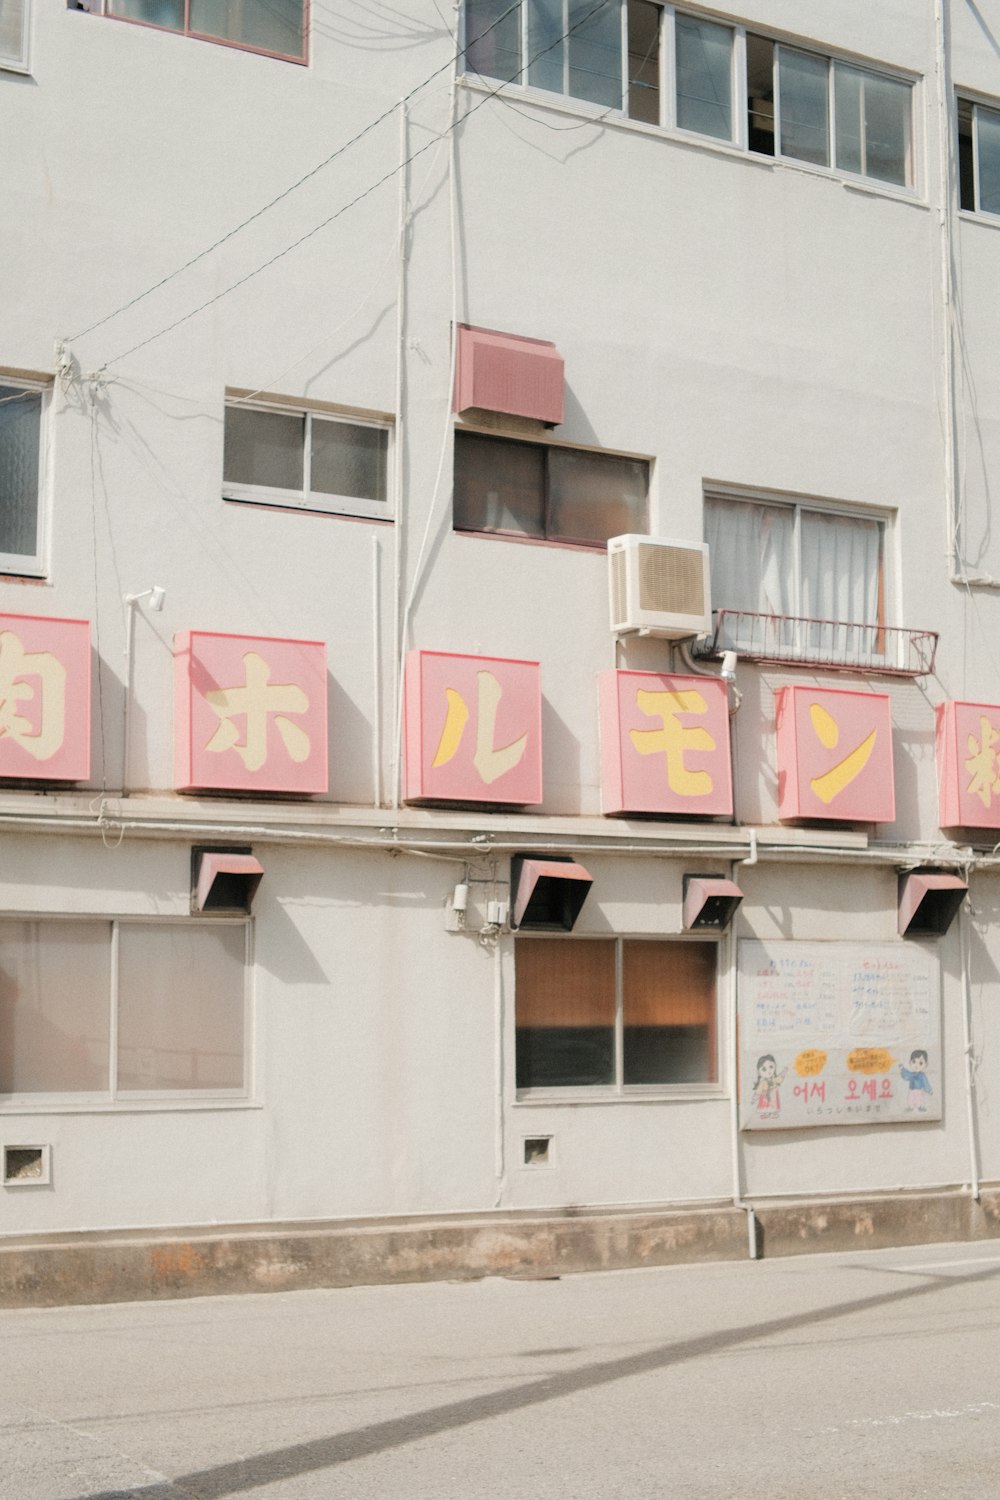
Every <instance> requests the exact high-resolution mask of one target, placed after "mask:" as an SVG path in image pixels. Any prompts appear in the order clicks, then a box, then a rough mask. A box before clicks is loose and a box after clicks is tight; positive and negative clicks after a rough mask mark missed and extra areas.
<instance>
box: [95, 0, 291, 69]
mask: <svg viewBox="0 0 1000 1500" xmlns="http://www.w3.org/2000/svg"><path fill="white" fill-rule="evenodd" d="M182 3H183V5H184V25H183V26H161V25H160V24H159V23H158V22H156V21H143V20H141V19H140V18H139V17H138V16H122V15H117V14H116V13H115V11H113V10H112V9H111V0H94V3H93V4H92V5H91V4H86V3H85V4H84V5H82V6H81V8H82V9H85V10H88V11H90V13H91V14H92V15H100V16H103V17H105V18H106V19H107V20H109V21H121V22H123V23H124V24H125V25H126V26H142V27H144V28H145V29H146V30H147V31H163V32H166V33H167V34H168V35H170V36H183V37H189V38H191V39H192V40H194V41H196V42H211V43H213V44H214V45H215V46H217V47H231V48H233V49H234V50H235V51H237V52H250V53H252V54H253V55H254V56H255V57H273V58H275V59H276V60H277V61H278V62H290V63H296V64H298V66H299V67H308V65H309V35H310V22H311V16H310V0H301V5H302V52H301V54H298V55H296V54H295V53H292V52H275V51H273V50H272V49H271V48H269V47H255V46H253V44H252V43H249V42H237V41H233V40H232V39H231V38H229V37H224V36H213V35H212V34H211V33H210V32H206V31H196V30H194V29H193V28H192V27H191V25H190V16H191V0H182Z"/></svg>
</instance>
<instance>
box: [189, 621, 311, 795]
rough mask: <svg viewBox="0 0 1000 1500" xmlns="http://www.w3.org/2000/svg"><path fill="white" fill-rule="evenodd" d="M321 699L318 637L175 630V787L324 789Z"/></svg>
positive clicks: (272, 789) (230, 789) (289, 790)
mask: <svg viewBox="0 0 1000 1500" xmlns="http://www.w3.org/2000/svg"><path fill="white" fill-rule="evenodd" d="M326 696H327V695H326V646H325V645H324V643H323V642H322V641H289V640H278V639H273V638H270V637H262V636H245V635H215V634H210V633H209V632H206V631H200V630H185V631H182V632H180V633H179V634H178V635H177V636H175V638H174V775H175V784H176V786H177V788H178V790H180V791H193V790H196V789H197V790H202V791H210V790H219V791H239V792H242V791H247V792H249V791H254V792H299V793H303V794H305V793H310V792H325V791H326V789H327V743H326Z"/></svg>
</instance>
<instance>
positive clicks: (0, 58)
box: [0, 0, 31, 73]
mask: <svg viewBox="0 0 1000 1500" xmlns="http://www.w3.org/2000/svg"><path fill="white" fill-rule="evenodd" d="M3 4H4V0H0V9H2V8H3ZM30 53H31V0H22V11H21V48H20V52H19V53H18V55H17V56H16V57H15V56H14V54H13V53H3V52H0V72H6V73H30V72H31V67H30V61H29V59H30Z"/></svg>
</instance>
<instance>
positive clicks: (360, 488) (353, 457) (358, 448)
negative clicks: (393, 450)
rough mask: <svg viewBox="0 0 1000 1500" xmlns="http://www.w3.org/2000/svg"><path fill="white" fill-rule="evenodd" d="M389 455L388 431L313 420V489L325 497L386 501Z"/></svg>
mask: <svg viewBox="0 0 1000 1500" xmlns="http://www.w3.org/2000/svg"><path fill="white" fill-rule="evenodd" d="M388 452H389V434H388V433H387V432H386V430H385V428H379V427H361V426H358V425H356V424H354V423H351V422H324V421H321V420H320V418H319V417H313V419H312V453H311V465H310V474H311V479H310V488H311V489H313V490H319V491H320V493H321V494H324V495H347V496H353V497H354V498H355V499H368V500H385V497H386V460H387V455H388Z"/></svg>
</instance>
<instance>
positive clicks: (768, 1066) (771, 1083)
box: [751, 1052, 788, 1119]
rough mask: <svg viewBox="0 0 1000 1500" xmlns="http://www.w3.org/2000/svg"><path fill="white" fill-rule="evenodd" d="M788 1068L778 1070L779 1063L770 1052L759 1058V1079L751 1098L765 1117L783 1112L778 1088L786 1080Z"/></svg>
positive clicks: (758, 1111)
mask: <svg viewBox="0 0 1000 1500" xmlns="http://www.w3.org/2000/svg"><path fill="white" fill-rule="evenodd" d="M787 1071H788V1069H787V1068H786V1069H785V1070H784V1071H783V1072H781V1073H779V1072H778V1064H777V1063H776V1062H775V1060H774V1058H773V1057H772V1056H771V1054H770V1052H765V1053H764V1056H763V1057H758V1059H757V1079H756V1082H755V1083H754V1086H753V1094H752V1095H751V1099H752V1102H753V1104H755V1105H756V1108H757V1113H758V1114H759V1115H760V1116H761V1117H762V1118H764V1119H768V1118H770V1119H773V1118H774V1116H775V1115H777V1114H780V1112H781V1095H780V1094H779V1092H778V1089H779V1087H780V1085H781V1084H782V1083H784V1081H785V1073H787Z"/></svg>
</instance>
